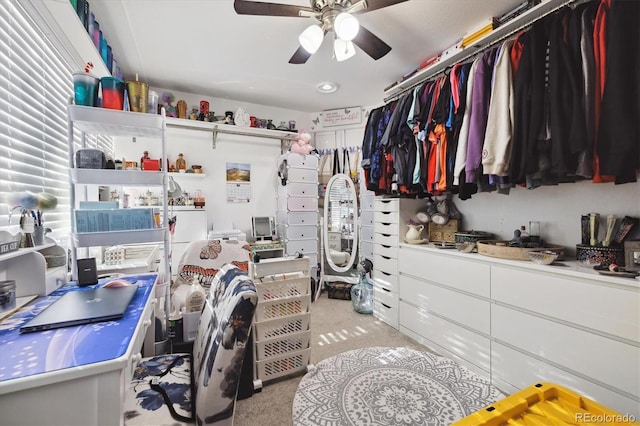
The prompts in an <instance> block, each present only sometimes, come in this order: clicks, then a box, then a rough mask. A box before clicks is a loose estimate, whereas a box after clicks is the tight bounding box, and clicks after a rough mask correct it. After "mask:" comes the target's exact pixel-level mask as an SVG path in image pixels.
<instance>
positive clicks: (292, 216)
mask: <svg viewBox="0 0 640 426" xmlns="http://www.w3.org/2000/svg"><path fill="white" fill-rule="evenodd" d="M281 161H286V164H287V165H286V173H285V175H286V184H285V185H282V184H280V185H279V186H278V212H277V218H278V235H279V237H280V239H281V240H282V242H283V243H284V254H285V255H286V256H294V255H297V254H302V255H304V256H307V257H308V258H309V267H310V268H311V269H313V270H314V271H315V269H316V267H317V264H318V157H317V156H316V155H302V154H296V153H292V152H289V153H287V154H284V155H283V156H282V158H281ZM312 275H313V274H312Z"/></svg>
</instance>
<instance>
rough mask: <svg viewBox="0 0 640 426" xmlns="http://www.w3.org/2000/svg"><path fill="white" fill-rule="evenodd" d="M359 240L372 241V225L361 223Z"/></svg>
mask: <svg viewBox="0 0 640 426" xmlns="http://www.w3.org/2000/svg"><path fill="white" fill-rule="evenodd" d="M360 241H369V242H373V226H368V225H362V226H361V227H360Z"/></svg>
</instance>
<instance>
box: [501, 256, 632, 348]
mask: <svg viewBox="0 0 640 426" xmlns="http://www.w3.org/2000/svg"><path fill="white" fill-rule="evenodd" d="M551 295H553V296H552V297H551ZM491 297H492V298H493V299H495V300H497V301H499V302H502V303H505V304H508V305H512V306H515V307H518V308H520V309H526V310H530V311H533V312H539V313H540V314H542V315H547V316H549V317H552V318H557V319H560V320H563V321H568V322H571V323H574V324H578V325H580V326H582V327H588V328H591V329H594V330H598V331H600V332H604V333H609V334H612V335H615V336H619V337H622V338H625V339H629V340H633V341H638V336H640V321H638V312H640V297H638V291H637V289H635V288H629V289H626V288H616V287H611V286H606V285H602V284H601V283H599V282H592V281H589V280H587V279H578V278H569V277H567V278H564V277H559V276H554V275H550V274H549V275H546V274H543V273H540V272H534V271H523V270H519V269H511V268H506V267H501V266H493V267H492V268H491Z"/></svg>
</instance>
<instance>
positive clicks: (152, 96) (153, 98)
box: [148, 90, 158, 114]
mask: <svg viewBox="0 0 640 426" xmlns="http://www.w3.org/2000/svg"><path fill="white" fill-rule="evenodd" d="M148 112H149V114H157V113H158V93H157V92H154V91H153V90H149V111H148Z"/></svg>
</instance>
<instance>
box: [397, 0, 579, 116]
mask: <svg viewBox="0 0 640 426" xmlns="http://www.w3.org/2000/svg"><path fill="white" fill-rule="evenodd" d="M586 1H592V0H586ZM586 1H585V0H546V1H544V0H543V2H542V3H540V4H537V5H536V6H534V7H532V8H531V9H529V10H527V11H525V12H523V13H522V14H521V15H519V16H517V17H515V18H513V19H512V20H510V21H507V22H505V23H504V24H502V25H501V26H499V27H498V28H496V29H495V30H493V31H491V32H490V33H489V34H487V35H486V36H485V37H484V38H483V39H482V40H480V41H479V42H477V43H474V44H473V45H471V46H468V47H465V48H464V49H463V50H462V51H460V52H458V53H456V54H453V55H452V56H450V57H449V58H447V59H445V60H443V61H439V62H437V63H435V64H433V65H432V66H430V67H428V68H423V69H421V70H420V71H418V72H417V73H416V74H414V75H412V76H411V77H409V78H407V79H406V80H404V81H400V82H398V84H396V85H395V86H393V87H391V88H389V89H388V90H387V91H385V95H388V96H386V97H385V98H384V103H385V104H386V103H387V102H390V101H392V100H395V99H398V98H400V97H401V96H402V95H404V94H405V93H407V92H409V91H410V90H413V89H414V88H416V87H417V86H419V85H420V84H422V83H424V82H425V81H428V80H431V79H432V78H434V77H435V76H437V75H438V74H441V73H443V72H446V70H447V69H448V68H450V67H452V66H453V65H455V64H457V63H461V62H464V61H466V60H468V59H469V58H471V57H473V56H474V55H476V54H478V53H480V52H483V51H485V50H486V49H488V48H490V47H491V46H494V45H495V44H497V43H500V42H502V41H504V40H506V39H508V38H509V37H511V36H513V35H515V34H517V33H519V32H520V31H522V30H524V29H525V28H527V27H529V26H531V25H532V24H533V23H534V22H536V21H539V20H540V19H542V18H544V17H545V16H547V15H550V14H552V13H553V12H555V11H557V10H559V9H561V8H562V7H564V6H567V5H571V4H572V3H576V4H579V3H585V2H586Z"/></svg>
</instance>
